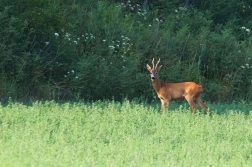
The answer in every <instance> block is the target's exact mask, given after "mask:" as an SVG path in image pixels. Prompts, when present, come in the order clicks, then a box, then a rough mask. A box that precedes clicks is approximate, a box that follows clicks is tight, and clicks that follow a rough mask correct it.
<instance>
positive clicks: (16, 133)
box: [0, 100, 252, 167]
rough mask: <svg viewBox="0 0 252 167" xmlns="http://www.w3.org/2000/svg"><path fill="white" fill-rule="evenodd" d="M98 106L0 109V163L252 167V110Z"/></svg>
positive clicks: (47, 104) (45, 105) (126, 104)
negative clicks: (196, 111)
mask: <svg viewBox="0 0 252 167" xmlns="http://www.w3.org/2000/svg"><path fill="white" fill-rule="evenodd" d="M207 105H208V106H209V107H210V114H209V115H205V114H204V113H203V111H199V112H198V113H197V114H195V115H192V114H191V111H190V108H189V106H188V104H186V103H174V102H173V103H172V104H171V107H170V110H169V111H168V112H166V113H164V114H160V113H159V112H158V111H159V104H158V103H157V104H153V105H149V104H145V103H140V102H129V101H128V100H124V101H123V102H122V103H119V102H114V101H97V102H93V103H86V102H80V103H63V104H58V103H56V102H53V101H50V102H35V103H33V104H32V105H29V106H28V105H23V104H21V103H9V104H8V105H7V106H3V105H1V106H0V162H1V166H3V167H5V166H6V167H16V166H46V167H50V166H86V167H89V166H90V167H91V166H92V167H93V166H97V167H99V166H110V167H113V166H115V167H119V166H125V167H128V166H134V167H139V166H145V167H148V166H150V167H153V166H252V106H251V105H248V104H207Z"/></svg>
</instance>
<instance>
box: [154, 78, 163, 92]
mask: <svg viewBox="0 0 252 167" xmlns="http://www.w3.org/2000/svg"><path fill="white" fill-rule="evenodd" d="M152 86H153V88H154V90H155V91H156V92H157V93H158V92H159V90H160V89H161V87H162V83H161V81H160V80H159V78H156V79H155V80H153V81H152Z"/></svg>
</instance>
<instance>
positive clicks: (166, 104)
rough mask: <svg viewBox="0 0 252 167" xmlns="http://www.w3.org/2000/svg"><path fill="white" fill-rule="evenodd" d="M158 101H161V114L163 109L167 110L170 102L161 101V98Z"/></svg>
mask: <svg viewBox="0 0 252 167" xmlns="http://www.w3.org/2000/svg"><path fill="white" fill-rule="evenodd" d="M160 100H161V113H162V112H163V111H164V110H165V109H167V110H168V108H169V104H170V100H167V99H162V98H160Z"/></svg>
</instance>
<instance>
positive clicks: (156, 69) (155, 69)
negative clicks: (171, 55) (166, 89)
mask: <svg viewBox="0 0 252 167" xmlns="http://www.w3.org/2000/svg"><path fill="white" fill-rule="evenodd" d="M159 62H160V59H159V60H158V62H157V64H156V65H154V58H153V59H152V68H151V67H150V66H149V64H146V68H147V70H149V71H150V75H151V80H152V81H154V80H155V79H157V78H158V72H159V70H160V69H161V67H162V65H160V66H158V64H159Z"/></svg>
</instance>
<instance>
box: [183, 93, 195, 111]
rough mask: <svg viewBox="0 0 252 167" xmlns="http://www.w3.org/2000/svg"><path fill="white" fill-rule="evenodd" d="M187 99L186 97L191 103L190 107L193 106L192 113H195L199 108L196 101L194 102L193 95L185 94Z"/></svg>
mask: <svg viewBox="0 0 252 167" xmlns="http://www.w3.org/2000/svg"><path fill="white" fill-rule="evenodd" d="M185 99H186V101H187V102H188V104H189V105H190V107H191V109H192V113H193V114H195V113H196V110H197V108H196V105H195V103H194V99H193V97H192V96H190V95H187V96H185Z"/></svg>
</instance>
